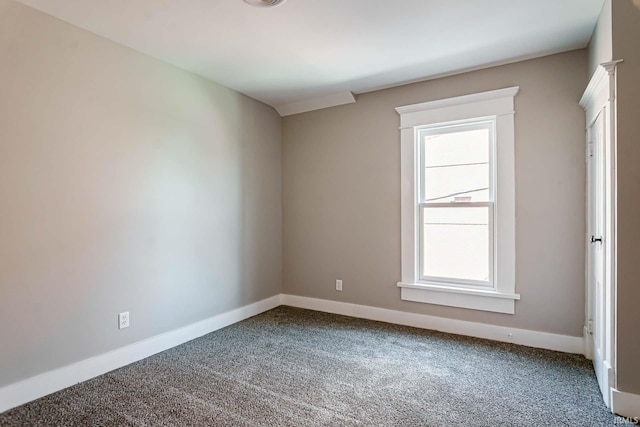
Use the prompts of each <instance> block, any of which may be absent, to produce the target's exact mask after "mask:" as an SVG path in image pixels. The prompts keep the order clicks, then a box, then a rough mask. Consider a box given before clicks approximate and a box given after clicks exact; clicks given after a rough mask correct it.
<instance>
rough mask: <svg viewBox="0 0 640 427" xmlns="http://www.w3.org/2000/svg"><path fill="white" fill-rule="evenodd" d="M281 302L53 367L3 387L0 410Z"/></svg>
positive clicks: (277, 298)
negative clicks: (53, 368) (56, 367)
mask: <svg viewBox="0 0 640 427" xmlns="http://www.w3.org/2000/svg"><path fill="white" fill-rule="evenodd" d="M279 305H281V296H280V295H275V296H273V297H271V298H267V299H264V300H261V301H258V302H255V303H253V304H249V305H246V306H244V307H240V308H237V309H235V310H231V311H228V312H225V313H221V314H218V315H216V316H213V317H210V318H208V319H205V320H202V321H199V322H196V323H193V324H191V325H188V326H185V327H182V328H180V329H175V330H173V331H169V332H165V333H163V334H160V335H156V336H154V337H151V338H148V339H146V340H143V341H139V342H136V343H133V344H130V345H128V346H126V347H122V348H119V349H116V350H113V351H110V352H108V353H104V354H101V355H98V356H95V357H91V358H89V359H85V360H81V361H79V362H76V363H73V364H71V365H68V366H64V367H62V368H59V369H55V370H53V371H49V372H45V373H43V374H40V375H36V376H34V377H31V378H27V379H26V380H23V381H19V382H17V383H14V384H9V385H7V386H5V387H2V388H0V413H2V412H5V411H7V410H9V409H11V408H15V407H16V406H20V405H22V404H25V403H27V402H30V401H32V400H35V399H38V398H40V397H44V396H46V395H48V394H51V393H54V392H56V391H59V390H62V389H65V388H67V387H70V386H72V385H75V384H77V383H80V382H83V381H86V380H89V379H91V378H94V377H97V376H98V375H102V374H105V373H107V372H109V371H112V370H114V369H117V368H121V367H123V366H126V365H128V364H130V363H133V362H137V361H138V360H141V359H144V358H145V357H149V356H152V355H154V354H156V353H160V352H162V351H165V350H168V349H170V348H173V347H175V346H178V345H180V344H183V343H185V342H187V341H191V340H193V339H195V338H198V337H201V336H203V335H206V334H208V333H211V332H214V331H216V330H218V329H222V328H224V327H226V326H229V325H232V324H234V323H237V322H240V321H242V320H244V319H248V318H249V317H252V316H255V315H257V314H260V313H262V312H265V311H268V310H271V309H273V308H276V307H278V306H279Z"/></svg>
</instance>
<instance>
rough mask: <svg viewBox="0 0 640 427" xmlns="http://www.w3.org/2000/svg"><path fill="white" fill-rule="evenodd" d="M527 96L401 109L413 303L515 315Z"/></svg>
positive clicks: (406, 259) (508, 94) (407, 267)
mask: <svg viewBox="0 0 640 427" xmlns="http://www.w3.org/2000/svg"><path fill="white" fill-rule="evenodd" d="M517 92H518V88H517V87H514V88H507V89H500V90H496V91H491V92H483V93H478V94H473V95H466V96H461V97H456V98H449V99H443V100H437V101H431V102H426V103H422V104H415V105H409V106H405V107H398V108H396V110H397V111H398V113H399V114H400V116H401V174H402V181H401V182H402V188H401V191H402V206H401V208H402V209H401V210H402V221H401V223H402V234H401V237H402V279H401V281H400V282H398V286H399V287H400V288H401V298H402V299H403V300H409V301H417V302H425V303H432V304H440V305H449V306H455V307H463V308H469V309H478V310H485V311H494V312H500V313H510V314H513V313H514V312H515V300H518V299H519V298H520V297H519V295H517V294H516V293H515V164H514V162H515V159H514V152H515V140H514V134H515V131H514V117H513V116H514V97H515V95H516V93H517Z"/></svg>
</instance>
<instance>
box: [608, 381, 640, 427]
mask: <svg viewBox="0 0 640 427" xmlns="http://www.w3.org/2000/svg"><path fill="white" fill-rule="evenodd" d="M611 412H613V413H614V414H618V415H621V416H623V417H627V418H632V419H636V420H639V419H640V394H632V393H626V392H624V391H620V390H616V389H615V388H612V389H611ZM635 423H636V424H640V423H639V422H638V421H636V422H635Z"/></svg>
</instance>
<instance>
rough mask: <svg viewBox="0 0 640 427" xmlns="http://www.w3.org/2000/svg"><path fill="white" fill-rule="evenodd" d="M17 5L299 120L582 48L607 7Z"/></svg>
mask: <svg viewBox="0 0 640 427" xmlns="http://www.w3.org/2000/svg"><path fill="white" fill-rule="evenodd" d="M19 1H21V2H22V3H24V4H26V5H29V6H32V7H34V8H36V9H39V10H41V11H44V12H46V13H48V14H50V15H53V16H55V17H57V18H60V19H62V20H64V21H67V22H69V23H72V24H74V25H77V26H79V27H81V28H84V29H86V30H89V31H91V32H93V33H96V34H99V35H101V36H104V37H106V38H108V39H111V40H113V41H116V42H118V43H121V44H123V45H125V46H129V47H131V48H133V49H136V50H138V51H141V52H144V53H146V54H149V55H151V56H154V57H156V58H159V59H162V60H164V61H166V62H169V63H171V64H174V65H176V66H178V67H181V68H184V69H186V70H190V71H193V72H195V73H197V74H200V75H202V76H204V77H206V78H208V79H210V80H213V81H215V82H218V83H221V84H223V85H225V86H228V87H230V88H232V89H235V90H237V91H239V92H242V93H244V94H246V95H249V96H251V97H253V98H255V99H258V100H260V101H263V102H265V103H267V104H270V105H272V106H275V107H283V106H284V107H285V108H286V107H295V108H293V109H294V110H295V109H296V108H297V107H296V106H300V105H302V104H304V102H306V101H308V100H312V102H311V104H314V101H313V100H315V101H316V102H315V104H314V105H321V104H322V103H323V102H325V101H326V102H331V100H333V99H344V98H345V97H344V96H343V95H344V94H345V93H347V92H348V91H351V92H354V93H362V92H368V91H372V90H376V89H380V88H383V87H389V86H394V85H398V84H402V83H406V82H410V81H417V80H423V79H427V78H430V77H434V76H438V75H443V74H451V73H455V72H459V71H463V70H469V69H474V68H481V67H484V66H488V65H493V64H499V63H505V62H511V61H514V60H518V59H523V58H532V57H537V56H542V55H546V54H550V53H556V52H562V51H567V50H571V49H577V48H583V47H585V46H586V45H587V43H588V41H589V38H590V37H591V34H592V32H593V29H594V27H595V24H596V21H597V17H598V14H599V12H600V9H601V7H602V4H603V2H604V0H288V1H287V2H286V3H284V4H282V5H280V6H278V7H275V8H255V7H251V6H248V5H247V4H245V3H244V2H243V1H242V0H19ZM317 98H319V99H320V101H318V100H317ZM323 100H324V101H323ZM326 102H325V103H326ZM287 104H292V105H287ZM301 108H302V107H301ZM289 110H291V108H289Z"/></svg>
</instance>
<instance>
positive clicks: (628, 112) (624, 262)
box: [613, 0, 640, 394]
mask: <svg viewBox="0 0 640 427" xmlns="http://www.w3.org/2000/svg"><path fill="white" fill-rule="evenodd" d="M639 40H640V10H638V9H637V8H636V7H634V6H633V4H632V3H631V1H627V0H615V1H614V2H613V58H614V59H622V60H623V62H622V63H621V64H620V65H618V97H617V103H618V105H617V107H618V126H617V148H618V152H617V172H618V174H617V178H618V224H617V225H618V234H617V237H618V242H617V243H618V248H617V249H618V250H617V259H618V269H617V273H618V288H617V291H618V292H617V324H616V327H617V337H616V338H617V349H618V351H617V369H618V375H617V379H618V383H617V388H618V389H620V390H622V391H626V392H629V393H635V394H640V368H639V364H640V307H639V304H640V303H639V302H640V280H639V279H638V272H637V271H636V268H637V266H638V262H640V226H639V225H638V218H639V215H638V212H640V199H639V197H638V196H639V195H640V165H639V163H640V120H639V117H640V50H639V49H638V41H639Z"/></svg>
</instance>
